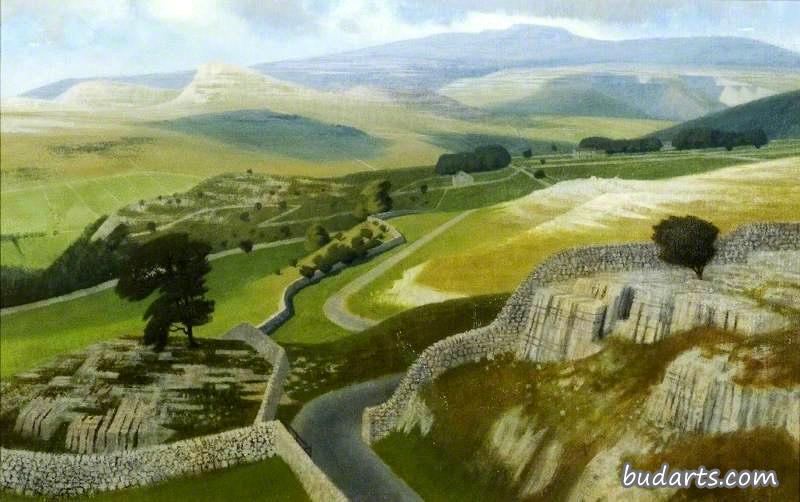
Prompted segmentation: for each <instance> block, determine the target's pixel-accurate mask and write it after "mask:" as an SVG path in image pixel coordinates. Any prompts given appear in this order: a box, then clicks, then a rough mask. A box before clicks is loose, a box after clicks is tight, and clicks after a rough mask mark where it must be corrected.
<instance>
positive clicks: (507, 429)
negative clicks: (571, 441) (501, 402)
mask: <svg viewBox="0 0 800 502" xmlns="http://www.w3.org/2000/svg"><path fill="white" fill-rule="evenodd" d="M548 432H549V431H548V430H547V429H546V428H543V427H537V426H536V423H535V420H534V419H533V418H531V417H528V416H526V415H525V414H524V413H523V410H522V407H521V406H515V407H514V408H511V409H510V410H508V411H507V412H505V413H503V414H502V415H501V416H500V418H498V419H497V420H496V421H495V422H494V424H493V425H492V428H491V430H490V431H489V436H488V437H487V440H486V448H487V450H488V451H489V454H490V458H494V459H496V460H497V461H499V463H500V465H502V466H503V467H505V468H506V469H507V470H508V472H509V474H510V476H511V479H512V480H513V481H514V483H515V484H516V485H518V486H520V495H521V496H522V497H529V496H532V495H535V494H537V493H539V492H540V491H542V490H543V489H544V488H545V487H547V485H549V484H550V482H551V481H552V480H553V477H554V476H555V473H556V470H557V469H558V465H559V463H560V461H561V455H562V454H563V452H564V447H563V446H562V445H561V443H560V442H559V441H558V440H557V439H555V438H553V437H552V434H548Z"/></svg>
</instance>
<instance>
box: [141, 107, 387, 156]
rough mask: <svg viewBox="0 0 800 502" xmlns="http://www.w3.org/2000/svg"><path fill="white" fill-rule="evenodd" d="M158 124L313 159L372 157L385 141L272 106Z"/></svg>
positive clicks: (376, 154)
mask: <svg viewBox="0 0 800 502" xmlns="http://www.w3.org/2000/svg"><path fill="white" fill-rule="evenodd" d="M154 125H156V126H157V127H164V128H167V129H171V130H176V131H181V132H184V133H187V134H200V135H203V136H208V137H210V138H213V139H216V140H218V141H221V142H223V143H228V144H232V145H236V146H239V147H242V148H246V149H255V150H258V151H263V152H271V153H275V154H278V155H283V156H286V157H293V158H297V159H304V160H313V161H328V160H345V159H352V158H361V159H371V158H373V157H376V156H378V155H379V154H380V152H381V150H382V149H383V147H384V143H385V141H383V140H380V139H378V138H374V137H372V136H370V135H368V134H365V133H364V132H363V131H360V130H358V129H355V128H352V127H344V126H338V125H333V124H327V123H324V122H320V121H317V120H313V119H308V118H305V117H300V116H297V115H285V114H277V113H273V112H270V111H268V110H239V111H232V112H222V113H212V114H204V115H193V116H189V117H181V118H178V119H174V120H169V121H163V122H157V123H155V124H154Z"/></svg>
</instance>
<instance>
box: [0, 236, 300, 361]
mask: <svg viewBox="0 0 800 502" xmlns="http://www.w3.org/2000/svg"><path fill="white" fill-rule="evenodd" d="M303 253H304V251H303V248H302V244H299V243H298V244H290V245H286V246H279V247H274V248H267V249H262V250H258V251H253V252H252V253H250V254H236V255H232V256H227V257H224V258H220V259H219V260H215V261H213V262H212V266H211V272H210V273H209V275H208V287H209V293H208V296H209V297H210V298H211V299H213V300H215V302H216V309H215V312H214V316H213V319H212V321H211V322H210V323H209V324H206V325H204V326H201V327H198V328H197V329H196V333H197V336H199V337H218V336H221V335H223V334H225V333H226V332H227V331H228V330H229V329H231V328H233V327H234V326H236V325H238V324H239V323H242V322H249V323H253V324H259V323H261V322H262V321H263V320H265V319H266V318H268V317H269V316H270V315H271V314H272V313H273V312H274V310H275V309H276V307H277V303H278V298H279V297H280V294H281V292H282V291H283V289H284V288H285V287H286V285H287V284H289V283H290V282H291V281H293V280H294V279H296V278H297V277H298V275H297V272H296V271H295V269H293V268H291V267H288V265H287V264H288V262H289V261H290V260H291V259H293V258H297V257H299V256H302V255H303ZM276 270H280V275H278V274H276V273H275V272H276ZM254 299H258V301H254ZM147 304H148V303H147V300H144V301H142V302H136V303H129V302H127V301H124V300H121V299H120V298H119V297H118V296H117V295H116V293H115V292H114V290H113V289H107V290H104V291H101V292H99V293H95V294H92V295H89V296H85V297H82V298H78V299H75V300H71V301H67V302H62V303H57V304H53V305H49V306H46V307H41V308H37V309H34V310H28V311H24V312H17V313H13V314H6V315H3V316H2V317H0V329H2V337H0V352H2V354H3V357H2V359H0V377H5V376H8V375H11V374H14V373H17V372H20V371H25V370H27V369H30V368H33V367H35V366H36V365H38V364H39V363H41V362H43V361H45V360H47V359H49V358H51V357H53V356H55V355H57V354H61V353H64V352H69V351H71V350H76V349H79V348H82V347H85V346H87V345H90V344H92V343H95V342H97V341H100V340H108V339H112V338H118V337H121V336H126V335H134V336H135V335H137V334H139V333H141V332H142V329H143V328H144V321H143V320H142V315H143V313H144V310H145V308H146V307H147Z"/></svg>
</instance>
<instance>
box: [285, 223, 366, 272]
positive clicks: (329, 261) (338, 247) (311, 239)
mask: <svg viewBox="0 0 800 502" xmlns="http://www.w3.org/2000/svg"><path fill="white" fill-rule="evenodd" d="M322 235H325V236H327V239H326V238H321V236H322ZM321 242H325V244H323V245H321V246H319V247H316V246H317V245H318V244H320V243H321ZM380 243H381V240H380V239H377V238H375V235H374V233H373V231H372V230H370V229H369V228H362V229H361V231H360V233H359V235H356V236H355V237H352V238H351V239H350V241H349V242H345V240H344V238H343V237H342V240H341V241H339V240H338V239H337V240H336V241H334V242H331V239H330V237H329V236H328V233H327V231H326V230H325V229H324V228H322V227H321V226H319V225H312V226H311V227H310V228H309V229H308V232H307V236H306V248H307V249H309V250H314V248H315V247H316V249H317V250H319V249H320V248H322V247H325V246H327V247H325V249H323V250H322V251H319V252H318V253H317V254H316V255H315V256H314V258H313V260H312V261H313V263H314V264H313V265H301V266H300V268H299V271H300V274H301V275H303V276H304V277H312V276H313V275H314V273H316V271H317V270H320V271H322V272H324V273H326V274H327V273H328V272H330V271H331V269H332V268H333V266H334V265H336V264H337V263H340V262H341V263H347V264H349V263H352V262H354V261H355V260H359V259H363V258H365V257H366V256H367V252H368V251H369V250H370V249H372V248H374V247H376V246H378V245H380Z"/></svg>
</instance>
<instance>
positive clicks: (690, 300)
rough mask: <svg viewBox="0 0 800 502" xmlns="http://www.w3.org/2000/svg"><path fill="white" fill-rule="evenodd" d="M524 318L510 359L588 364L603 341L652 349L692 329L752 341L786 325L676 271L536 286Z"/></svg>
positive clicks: (770, 312) (768, 311) (774, 314)
mask: <svg viewBox="0 0 800 502" xmlns="http://www.w3.org/2000/svg"><path fill="white" fill-rule="evenodd" d="M723 270H724V268H723ZM525 318H526V319H527V325H526V326H525V327H524V328H523V329H522V330H521V333H520V335H521V337H520V339H519V342H518V347H517V357H519V358H521V359H528V360H532V361H554V360H569V359H580V358H583V357H587V356H589V355H591V354H594V353H595V352H597V351H599V350H600V349H601V347H602V345H601V343H600V341H601V340H602V339H603V338H604V337H606V336H608V335H614V336H619V337H622V338H626V339H628V340H631V341H634V342H637V343H653V342H656V341H658V340H661V339H662V338H664V337H665V336H668V335H670V334H671V333H677V332H682V331H688V330H690V329H693V328H697V327H715V328H719V329H723V330H727V331H734V332H739V333H742V334H745V335H756V334H761V333H769V332H773V331H777V330H781V329H784V328H786V327H787V326H788V325H789V320H788V319H786V318H785V317H784V316H782V315H781V314H779V313H777V312H774V311H773V310H771V309H769V308H768V307H765V306H762V305H759V304H758V303H757V302H756V301H755V300H753V299H751V298H747V297H745V296H742V295H740V294H738V293H736V292H734V291H731V290H728V289H723V288H721V287H719V286H718V285H717V284H715V283H714V282H711V281H699V280H697V279H695V278H694V275H693V274H691V273H690V272H685V271H680V270H669V271H654V272H625V273H616V274H597V275H594V276H591V277H584V278H579V279H575V280H572V281H568V282H565V283H560V284H557V285H554V286H547V287H541V288H538V289H537V290H536V291H534V293H533V297H532V298H531V300H530V312H529V313H528V314H527V315H526V316H525Z"/></svg>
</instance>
